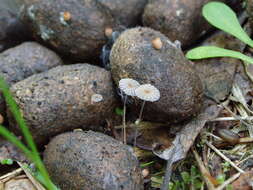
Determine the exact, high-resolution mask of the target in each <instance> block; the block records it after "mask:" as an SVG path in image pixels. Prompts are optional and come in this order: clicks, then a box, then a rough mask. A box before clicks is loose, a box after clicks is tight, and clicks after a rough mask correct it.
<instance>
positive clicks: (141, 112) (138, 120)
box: [134, 100, 146, 147]
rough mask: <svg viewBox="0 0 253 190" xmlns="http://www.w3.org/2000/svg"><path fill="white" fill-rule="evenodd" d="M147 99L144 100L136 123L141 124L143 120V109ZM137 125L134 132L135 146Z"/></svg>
mask: <svg viewBox="0 0 253 190" xmlns="http://www.w3.org/2000/svg"><path fill="white" fill-rule="evenodd" d="M145 102H146V101H145V100H144V101H143V103H142V105H141V111H140V114H139V119H137V120H136V122H135V123H136V125H139V124H140V122H141V118H142V114H143V110H144V106H145ZM137 131H138V130H137V126H136V127H135V132H134V147H135V146H136V139H137Z"/></svg>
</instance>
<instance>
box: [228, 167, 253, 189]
mask: <svg viewBox="0 0 253 190" xmlns="http://www.w3.org/2000/svg"><path fill="white" fill-rule="evenodd" d="M252 180H253V170H250V171H248V172H246V173H244V174H241V176H240V177H239V178H238V179H237V180H236V181H234V182H233V183H232V187H233V188H232V189H233V190H251V189H252Z"/></svg>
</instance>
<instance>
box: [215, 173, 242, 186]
mask: <svg viewBox="0 0 253 190" xmlns="http://www.w3.org/2000/svg"><path fill="white" fill-rule="evenodd" d="M240 175H241V173H240V172H239V173H237V174H235V175H233V176H232V177H230V178H229V179H228V180H226V181H224V182H223V183H222V184H221V185H220V186H219V187H217V188H216V189H215V190H222V189H224V188H226V187H227V186H228V185H229V184H230V183H232V182H233V181H235V180H236V179H237V178H238V177H240Z"/></svg>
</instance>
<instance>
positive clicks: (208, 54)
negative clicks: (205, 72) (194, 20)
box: [186, 46, 253, 64]
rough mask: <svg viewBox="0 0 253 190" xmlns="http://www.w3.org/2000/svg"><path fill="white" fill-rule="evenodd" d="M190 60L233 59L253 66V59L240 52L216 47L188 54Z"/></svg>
mask: <svg viewBox="0 0 253 190" xmlns="http://www.w3.org/2000/svg"><path fill="white" fill-rule="evenodd" d="M186 57H187V58H188V59H205V58H214V57H232V58H236V59H240V60H242V61H245V62H247V63H251V64H253V59H252V58H251V57H249V56H246V55H244V54H242V53H240V52H237V51H233V50H228V49H223V48H219V47H215V46H202V47H197V48H194V49H192V50H190V51H188V52H187V54H186Z"/></svg>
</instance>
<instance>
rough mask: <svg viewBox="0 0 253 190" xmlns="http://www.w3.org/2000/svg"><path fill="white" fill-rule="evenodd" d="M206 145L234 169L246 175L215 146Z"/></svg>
mask: <svg viewBox="0 0 253 190" xmlns="http://www.w3.org/2000/svg"><path fill="white" fill-rule="evenodd" d="M206 145H207V146H208V147H209V148H211V149H212V150H213V151H214V152H215V153H216V154H218V155H219V156H220V157H221V158H223V159H224V160H225V161H227V162H228V163H229V164H230V165H231V166H232V167H234V168H235V169H236V170H237V171H238V172H240V173H245V172H244V171H243V170H242V169H241V168H239V167H238V166H237V165H236V164H235V163H234V162H232V161H231V160H230V159H229V158H228V157H226V156H225V155H224V154H223V153H222V152H220V151H219V150H218V149H217V148H215V146H213V145H212V144H210V143H209V142H206Z"/></svg>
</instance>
